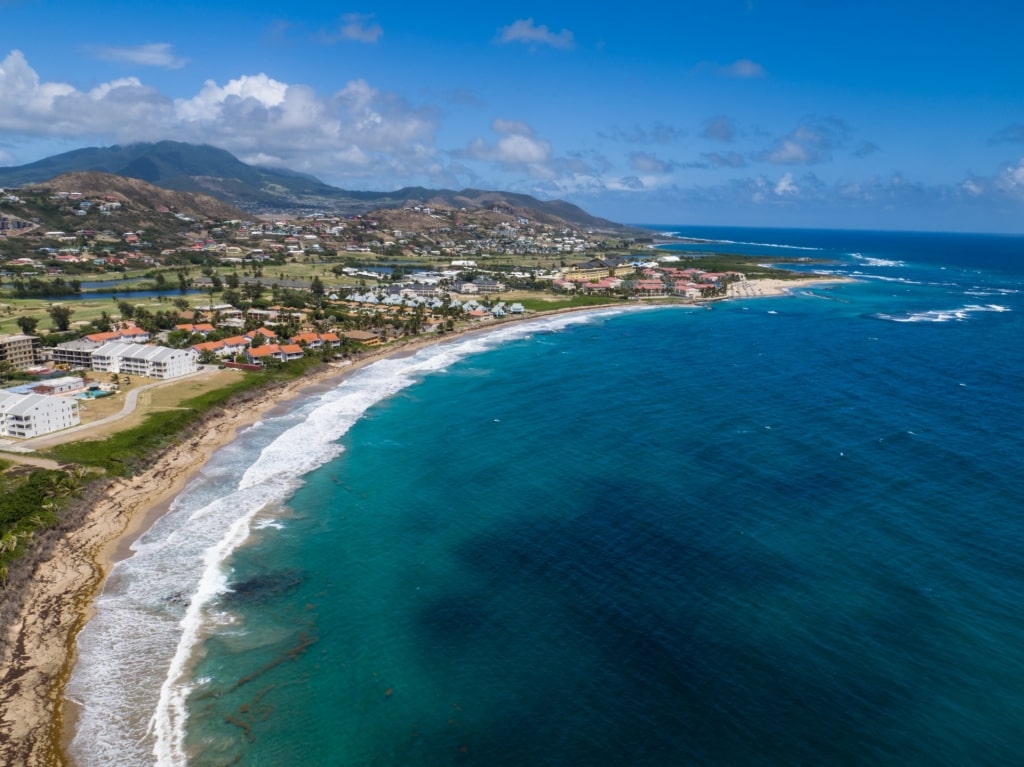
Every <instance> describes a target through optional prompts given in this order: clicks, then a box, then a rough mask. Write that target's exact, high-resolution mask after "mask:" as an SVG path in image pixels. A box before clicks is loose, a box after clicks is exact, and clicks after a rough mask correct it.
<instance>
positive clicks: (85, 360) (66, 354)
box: [50, 338, 103, 370]
mask: <svg viewBox="0 0 1024 767" xmlns="http://www.w3.org/2000/svg"><path fill="white" fill-rule="evenodd" d="M102 345H103V344H102V343H99V342H97V341H90V340H88V339H86V338H80V339H79V340H77V341H65V342H64V343H62V344H57V345H56V346H55V347H53V348H52V349H51V350H50V356H51V359H52V361H53V363H54V364H55V365H65V366H67V368H68V369H69V370H88V369H89V368H91V367H92V353H93V352H94V351H96V350H97V349H99V348H100V347H101V346H102Z"/></svg>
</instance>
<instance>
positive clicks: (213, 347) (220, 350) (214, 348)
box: [191, 341, 231, 357]
mask: <svg viewBox="0 0 1024 767" xmlns="http://www.w3.org/2000/svg"><path fill="white" fill-rule="evenodd" d="M191 348H192V349H195V350H196V351H197V352H198V353H199V355H200V356H202V354H203V353H204V352H209V353H210V354H215V355H217V356H218V357H227V356H228V355H230V354H231V352H229V351H228V350H227V348H226V347H225V346H224V342H223V341H203V342H202V343H199V344H192V346H191Z"/></svg>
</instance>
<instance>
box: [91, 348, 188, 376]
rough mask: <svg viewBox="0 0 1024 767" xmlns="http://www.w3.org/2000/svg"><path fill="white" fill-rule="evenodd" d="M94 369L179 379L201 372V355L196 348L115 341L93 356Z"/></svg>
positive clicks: (104, 371) (99, 349) (105, 371)
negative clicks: (175, 347) (199, 370)
mask: <svg viewBox="0 0 1024 767" xmlns="http://www.w3.org/2000/svg"><path fill="white" fill-rule="evenodd" d="M92 369H93V370H97V371H99V372H101V373H123V374H125V375H137V376H145V377H146V378H161V379H166V378H177V377H179V376H183V375H188V374H189V373H194V372H196V371H197V370H198V369H199V353H198V352H196V351H195V350H194V349H171V348H168V347H166V346H151V345H140V344H130V343H123V342H119V341H111V342H110V343H108V344H104V345H103V346H101V347H100V348H98V349H96V350H95V351H94V352H93V353H92Z"/></svg>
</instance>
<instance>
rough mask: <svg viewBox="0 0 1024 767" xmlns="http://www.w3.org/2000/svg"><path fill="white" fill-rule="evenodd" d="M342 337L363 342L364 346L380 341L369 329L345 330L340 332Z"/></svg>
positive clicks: (374, 344)
mask: <svg viewBox="0 0 1024 767" xmlns="http://www.w3.org/2000/svg"><path fill="white" fill-rule="evenodd" d="M341 337H342V338H347V339H348V340H350V341H355V342H357V343H360V344H363V345H364V346H376V345H377V344H379V343H380V336H378V335H377V334H376V333H372V332H370V331H369V330H346V331H344V332H343V333H342V334H341Z"/></svg>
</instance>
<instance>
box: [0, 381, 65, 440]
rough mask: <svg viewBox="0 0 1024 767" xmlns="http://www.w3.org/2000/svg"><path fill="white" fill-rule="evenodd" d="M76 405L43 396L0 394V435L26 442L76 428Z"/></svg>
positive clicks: (63, 399)
mask: <svg viewBox="0 0 1024 767" xmlns="http://www.w3.org/2000/svg"><path fill="white" fill-rule="evenodd" d="M78 423H79V417H78V401H77V400H75V399H72V398H70V397H49V396H47V395H45V394H11V393H10V392H0V435H2V436H5V437H18V438H19V439H27V438H29V437H38V436H39V435H41V434H49V433H50V432H52V431H60V430H61V429H67V428H70V427H72V426H77V425H78Z"/></svg>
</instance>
